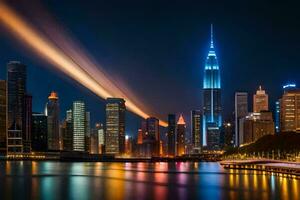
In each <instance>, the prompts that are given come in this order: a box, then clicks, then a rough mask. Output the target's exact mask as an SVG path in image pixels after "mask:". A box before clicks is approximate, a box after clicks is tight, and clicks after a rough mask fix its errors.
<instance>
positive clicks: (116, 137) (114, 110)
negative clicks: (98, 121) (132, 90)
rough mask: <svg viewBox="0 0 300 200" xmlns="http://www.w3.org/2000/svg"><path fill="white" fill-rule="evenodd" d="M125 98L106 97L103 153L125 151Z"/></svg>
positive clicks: (121, 152) (120, 152)
mask: <svg viewBox="0 0 300 200" xmlns="http://www.w3.org/2000/svg"><path fill="white" fill-rule="evenodd" d="M125 111H126V106H125V100H124V99H121V98H108V99H106V131H105V153H107V154H124V153H125Z"/></svg>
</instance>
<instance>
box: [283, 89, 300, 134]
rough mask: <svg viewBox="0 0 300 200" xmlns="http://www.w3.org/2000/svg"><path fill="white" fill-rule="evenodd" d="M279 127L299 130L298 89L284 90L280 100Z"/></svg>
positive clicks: (299, 104)
mask: <svg viewBox="0 0 300 200" xmlns="http://www.w3.org/2000/svg"><path fill="white" fill-rule="evenodd" d="M280 129H281V131H282V132H300V90H299V89H296V88H294V89H289V90H285V91H284V94H283V95H282V98H281V101H280Z"/></svg>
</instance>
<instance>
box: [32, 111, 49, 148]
mask: <svg viewBox="0 0 300 200" xmlns="http://www.w3.org/2000/svg"><path fill="white" fill-rule="evenodd" d="M47 134H48V129H47V116H46V115H45V114H44V113H32V127H31V147H32V151H37V152H45V151H47V150H48V149H47V147H48V139H47Z"/></svg>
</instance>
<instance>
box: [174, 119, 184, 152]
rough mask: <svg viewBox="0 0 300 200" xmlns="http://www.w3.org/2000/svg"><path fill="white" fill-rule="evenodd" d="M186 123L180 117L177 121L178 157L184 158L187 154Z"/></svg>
mask: <svg viewBox="0 0 300 200" xmlns="http://www.w3.org/2000/svg"><path fill="white" fill-rule="evenodd" d="M185 128H186V127H185V121H184V119H183V116H182V115H180V116H179V119H178V121H177V133H176V136H177V137H176V155H177V156H182V155H184V154H185Z"/></svg>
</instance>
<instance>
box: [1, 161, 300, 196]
mask: <svg viewBox="0 0 300 200" xmlns="http://www.w3.org/2000/svg"><path fill="white" fill-rule="evenodd" d="M299 187H300V183H299V180H296V179H289V178H284V177H279V176H273V175H269V174H266V173H264V172H258V171H251V170H225V169H223V168H222V167H221V166H220V165H219V164H218V163H209V162H208V163H204V162H203V163H188V162H176V163H159V162H158V163H85V162H65V163H63V162H62V163H60V162H30V161H23V162H15V161H7V162H0V199H12V198H14V199H41V198H42V199H46V200H48V199H49V200H50V199H129V200H131V199H210V200H212V199H299V198H300V196H299Z"/></svg>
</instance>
